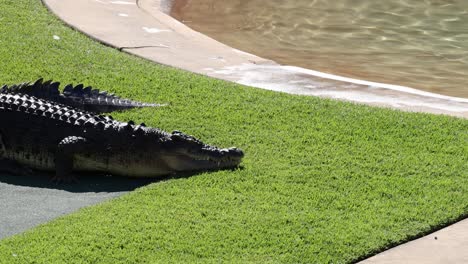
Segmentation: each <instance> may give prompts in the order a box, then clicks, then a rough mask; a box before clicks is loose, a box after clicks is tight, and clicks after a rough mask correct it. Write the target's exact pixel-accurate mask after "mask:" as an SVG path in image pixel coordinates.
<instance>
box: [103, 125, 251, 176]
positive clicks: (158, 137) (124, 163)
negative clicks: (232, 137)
mask: <svg viewBox="0 0 468 264" xmlns="http://www.w3.org/2000/svg"><path fill="white" fill-rule="evenodd" d="M143 130H144V133H142V134H144V135H142V137H141V139H142V140H138V139H136V141H135V142H134V144H132V145H133V147H131V148H130V150H128V149H127V150H128V152H126V153H125V154H124V155H116V156H114V157H110V159H109V161H110V162H109V167H108V169H109V170H110V172H112V173H115V174H120V175H126V176H131V177H154V176H160V175H168V174H173V173H177V172H187V171H202V170H218V169H227V168H234V167H236V166H238V165H239V163H240V162H241V160H242V158H243V156H244V153H243V152H242V150H240V149H238V148H218V147H215V146H210V145H207V144H204V143H203V142H201V141H200V140H198V139H196V138H194V137H192V136H189V135H186V134H183V133H181V132H179V131H174V132H172V133H165V132H161V131H159V130H156V129H152V128H144V129H143ZM137 138H140V137H137ZM115 153H119V151H117V152H115ZM121 153H122V152H121Z"/></svg>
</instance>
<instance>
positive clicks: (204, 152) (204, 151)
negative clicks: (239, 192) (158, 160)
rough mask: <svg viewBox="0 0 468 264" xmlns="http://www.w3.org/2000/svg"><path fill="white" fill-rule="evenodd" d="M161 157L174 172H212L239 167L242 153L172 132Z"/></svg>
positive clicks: (238, 150)
mask: <svg viewBox="0 0 468 264" xmlns="http://www.w3.org/2000/svg"><path fill="white" fill-rule="evenodd" d="M163 149H164V150H163V151H162V153H164V155H162V157H163V159H164V161H165V162H166V164H167V165H168V166H169V167H170V168H172V169H173V170H174V171H193V170H212V169H223V168H232V167H236V166H238V165H239V163H240V162H241V159H242V157H243V156H244V153H243V152H242V150H240V149H238V148H218V147H214V146H210V145H206V144H204V143H203V142H201V141H199V140H198V139H196V138H194V137H192V136H189V135H186V134H183V133H181V132H179V131H174V132H172V134H170V140H169V141H167V142H165V146H164V148H163Z"/></svg>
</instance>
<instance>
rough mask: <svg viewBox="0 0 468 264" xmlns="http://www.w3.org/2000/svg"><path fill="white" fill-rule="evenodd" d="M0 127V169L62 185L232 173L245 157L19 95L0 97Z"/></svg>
mask: <svg viewBox="0 0 468 264" xmlns="http://www.w3.org/2000/svg"><path fill="white" fill-rule="evenodd" d="M0 123H1V124H2V125H0V168H2V169H3V170H7V171H15V172H17V171H18V170H16V168H17V167H18V168H28V169H33V170H40V171H50V172H55V173H54V176H53V179H54V180H57V181H64V182H68V181H72V180H75V179H76V178H75V176H74V174H75V172H101V173H106V174H111V175H121V176H129V177H158V176H163V175H170V174H174V173H179V172H186V171H199V170H218V169H226V168H235V167H237V166H238V165H239V164H240V162H241V160H242V158H243V156H244V153H243V151H242V150H240V149H238V148H235V147H231V148H219V147H216V146H211V145H207V144H205V143H203V142H202V141H200V140H198V139H196V138H195V137H193V136H190V135H187V134H184V133H182V132H179V131H173V132H171V133H169V132H165V131H163V130H161V129H158V128H153V127H148V126H146V125H145V124H144V123H142V124H140V125H136V124H135V123H134V122H133V121H128V122H120V121H117V120H114V119H113V118H112V117H111V116H105V115H101V114H96V113H92V112H88V111H84V110H80V109H76V108H74V107H71V106H66V105H63V104H59V103H57V102H53V101H48V100H44V99H40V98H37V97H34V96H31V95H27V94H21V93H3V94H0ZM13 168H15V169H13ZM10 169H11V170H10Z"/></svg>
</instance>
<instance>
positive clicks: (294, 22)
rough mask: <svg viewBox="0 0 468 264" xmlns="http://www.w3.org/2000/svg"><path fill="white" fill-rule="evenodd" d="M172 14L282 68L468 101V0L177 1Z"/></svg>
mask: <svg viewBox="0 0 468 264" xmlns="http://www.w3.org/2000/svg"><path fill="white" fill-rule="evenodd" d="M171 15H172V16H174V17H175V18H177V19H179V20H180V21H182V22H184V23H185V24H186V25H188V26H190V27H191V28H193V29H195V30H197V31H200V32H203V33H205V34H206V35H209V36H211V37H213V38H215V39H217V40H219V41H221V42H223V43H226V44H228V45H230V46H232V47H235V48H237V49H241V50H244V51H247V52H250V53H253V54H256V55H259V56H261V57H265V58H269V59H272V60H275V61H277V62H278V63H281V64H288V65H295V66H300V67H304V68H308V69H313V70H318V71H322V72H326V73H332V74H336V75H342V76H346V77H351V78H356V79H364V80H369V81H375V82H382V83H390V84H398V85H404V86H409V87H413V88H417V89H421V90H426V91H430V92H435V93H440V94H445V95H451V96H458V97H465V98H468V85H467V80H468V78H467V74H468V1H467V0H385V1H372V0H334V1H330V0H315V1H314V0H269V1H265V0H229V1H219V0H176V1H175V5H174V7H173V9H172V11H171Z"/></svg>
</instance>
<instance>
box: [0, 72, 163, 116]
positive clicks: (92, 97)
mask: <svg viewBox="0 0 468 264" xmlns="http://www.w3.org/2000/svg"><path fill="white" fill-rule="evenodd" d="M59 86H60V83H59V82H53V81H52V80H48V81H45V82H44V81H43V79H42V78H41V79H38V80H37V81H35V82H34V83H33V84H30V83H22V84H17V85H12V86H10V87H8V86H6V85H5V86H3V87H1V88H0V93H22V94H27V95H31V96H35V97H37V98H41V99H45V100H49V101H54V102H57V103H61V104H64V105H67V106H71V107H75V108H78V109H81V110H86V111H92V112H96V113H106V112H112V111H118V110H125V109H130V108H140V107H159V106H165V105H167V104H152V103H142V102H137V101H132V100H129V99H122V98H120V97H119V96H116V95H114V94H108V93H107V92H105V91H103V92H101V91H99V89H93V88H92V87H91V86H87V87H85V86H84V85H83V84H78V85H76V86H73V85H72V84H68V85H66V86H65V87H64V89H63V93H60V91H59Z"/></svg>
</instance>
